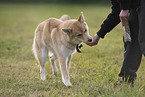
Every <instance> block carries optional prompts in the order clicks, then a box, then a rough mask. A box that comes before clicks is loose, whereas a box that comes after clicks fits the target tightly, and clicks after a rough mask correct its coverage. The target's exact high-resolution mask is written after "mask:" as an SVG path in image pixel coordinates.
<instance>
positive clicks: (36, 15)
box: [0, 3, 145, 97]
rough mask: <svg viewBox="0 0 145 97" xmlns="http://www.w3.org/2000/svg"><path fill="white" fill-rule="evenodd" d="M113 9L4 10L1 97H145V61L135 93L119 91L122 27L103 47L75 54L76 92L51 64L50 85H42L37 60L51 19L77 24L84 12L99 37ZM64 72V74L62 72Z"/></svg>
mask: <svg viewBox="0 0 145 97" xmlns="http://www.w3.org/2000/svg"><path fill="white" fill-rule="evenodd" d="M110 7H111V6H110V4H108V5H106V4H104V5H103V4H93V5H79V4H78V5H77V4H76V5H75V4H73V5H70V4H33V3H31V4H22V3H18V4H6V3H1V4H0V96H1V97H20V96H25V97H28V96H30V97H40V96H42V97H48V96H49V97H50V96H54V97H58V96H59V97H68V96H70V97H144V96H145V92H144V91H145V76H144V74H145V70H144V69H145V65H144V64H145V59H144V58H143V60H142V64H141V66H140V68H139V70H138V72H137V74H138V77H137V79H136V81H135V86H134V88H132V87H130V85H128V84H121V85H119V84H118V85H117V81H118V80H119V79H120V78H119V77H118V72H119V71H120V68H121V63H122V61H123V42H122V35H123V33H122V28H121V25H118V26H117V27H116V28H115V29H114V30H113V31H112V32H110V34H107V36H106V37H105V39H101V40H100V42H99V44H98V45H97V46H94V47H89V46H87V45H85V44H83V45H84V47H83V48H82V52H83V53H81V54H79V53H75V54H74V56H73V58H72V61H71V68H70V78H71V83H72V84H73V87H70V88H66V87H65V86H64V85H63V83H62V81H61V74H59V76H58V77H55V76H54V75H52V70H51V66H50V63H49V60H48V59H47V63H46V80H45V81H42V80H40V75H39V66H38V65H37V62H36V60H35V58H34V56H33V54H32V50H31V49H32V48H31V47H32V42H33V37H34V31H35V28H36V27H37V25H38V24H39V23H40V22H42V21H44V20H45V19H47V18H50V17H56V18H59V17H60V16H61V15H63V14H68V15H70V16H71V17H72V18H75V19H77V18H78V16H79V15H80V12H81V11H83V12H84V16H85V19H86V22H87V23H88V26H89V29H90V35H92V36H93V35H94V34H95V33H96V32H97V31H98V30H99V28H100V25H101V23H102V22H103V20H104V19H105V18H106V16H107V15H108V13H109V12H110V11H111V9H110ZM59 72H60V70H59Z"/></svg>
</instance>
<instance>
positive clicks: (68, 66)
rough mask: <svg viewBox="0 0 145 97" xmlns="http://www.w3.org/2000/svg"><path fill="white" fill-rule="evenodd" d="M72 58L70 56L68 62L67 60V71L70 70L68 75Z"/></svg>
mask: <svg viewBox="0 0 145 97" xmlns="http://www.w3.org/2000/svg"><path fill="white" fill-rule="evenodd" d="M71 57H72V55H70V56H69V57H68V60H67V70H68V73H69V68H70V61H71Z"/></svg>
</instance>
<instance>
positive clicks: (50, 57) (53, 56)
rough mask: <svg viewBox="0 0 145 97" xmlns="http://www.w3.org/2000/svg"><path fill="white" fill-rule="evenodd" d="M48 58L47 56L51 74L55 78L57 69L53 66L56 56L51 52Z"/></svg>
mask: <svg viewBox="0 0 145 97" xmlns="http://www.w3.org/2000/svg"><path fill="white" fill-rule="evenodd" d="M48 56H49V60H50V63H51V66H52V71H53V74H54V75H55V76H57V75H58V69H57V66H56V64H55V60H56V56H55V55H54V54H53V53H51V52H49V53H48Z"/></svg>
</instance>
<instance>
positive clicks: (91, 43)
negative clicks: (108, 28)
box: [86, 34, 100, 46]
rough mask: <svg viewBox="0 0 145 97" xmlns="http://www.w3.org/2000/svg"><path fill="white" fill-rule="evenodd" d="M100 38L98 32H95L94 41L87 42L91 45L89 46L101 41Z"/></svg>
mask: <svg viewBox="0 0 145 97" xmlns="http://www.w3.org/2000/svg"><path fill="white" fill-rule="evenodd" d="M99 39H100V37H99V36H98V35H97V34H95V36H94V37H93V40H92V42H87V43H86V44H87V45H89V46H94V45H97V44H98V42H99Z"/></svg>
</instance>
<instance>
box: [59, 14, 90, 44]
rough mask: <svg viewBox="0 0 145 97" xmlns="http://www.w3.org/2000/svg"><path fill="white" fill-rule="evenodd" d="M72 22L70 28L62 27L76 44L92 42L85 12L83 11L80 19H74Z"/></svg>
mask: <svg viewBox="0 0 145 97" xmlns="http://www.w3.org/2000/svg"><path fill="white" fill-rule="evenodd" d="M72 22H73V23H72V24H71V25H70V26H69V27H68V28H66V29H62V30H63V31H64V32H65V33H67V34H68V35H69V36H70V41H71V42H72V43H74V44H80V43H81V42H84V43H86V42H91V41H92V37H91V36H90V35H89V30H88V25H87V23H86V22H85V19H84V16H83V13H82V12H81V15H80V16H79V18H78V20H73V21H72Z"/></svg>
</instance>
